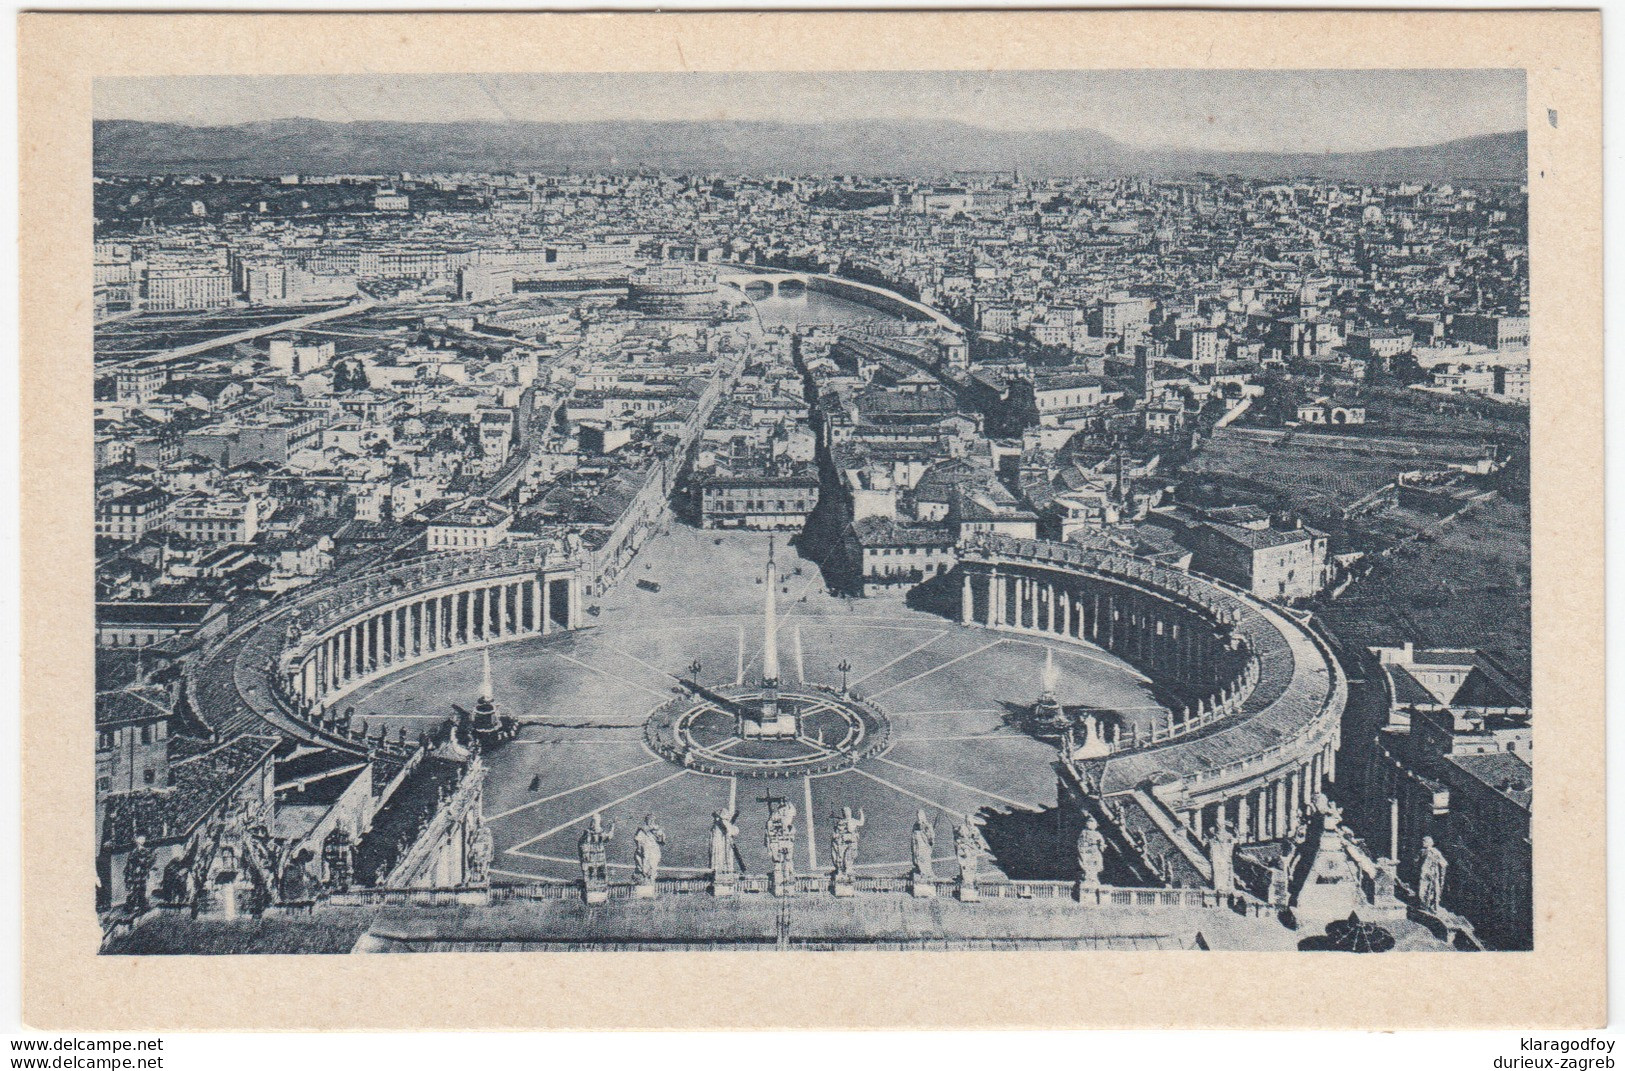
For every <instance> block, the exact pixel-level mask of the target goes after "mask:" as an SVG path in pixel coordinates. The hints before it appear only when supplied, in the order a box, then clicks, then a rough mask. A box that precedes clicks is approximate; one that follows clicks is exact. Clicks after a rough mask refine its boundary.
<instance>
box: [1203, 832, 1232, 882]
mask: <svg viewBox="0 0 1625 1071" xmlns="http://www.w3.org/2000/svg"><path fill="white" fill-rule="evenodd" d="M1207 847H1208V862H1209V864H1211V866H1212V868H1213V888H1214V890H1215V891H1216V892H1219V893H1223V894H1227V895H1228V894H1230V893H1234V892H1235V890H1236V835H1235V833H1234V832H1233V831H1232V830H1231V828H1230V822H1229V820H1228V819H1224V818H1221V819H1219V828H1218V829H1215V830H1214V831H1213V836H1211V837H1209V838H1208V842H1207Z"/></svg>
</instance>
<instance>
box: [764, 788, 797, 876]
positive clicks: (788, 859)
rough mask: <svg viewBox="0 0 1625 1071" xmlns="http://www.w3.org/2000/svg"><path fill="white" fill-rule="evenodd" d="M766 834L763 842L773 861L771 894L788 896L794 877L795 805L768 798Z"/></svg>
mask: <svg viewBox="0 0 1625 1071" xmlns="http://www.w3.org/2000/svg"><path fill="white" fill-rule="evenodd" d="M768 806H769V810H768V815H767V832H766V834H765V836H764V838H763V839H764V841H765V842H766V844H767V850H768V854H769V856H770V857H771V858H772V860H773V893H774V895H776V896H788V895H789V894H790V893H791V892H792V891H793V889H792V883H793V882H794V880H795V876H796V866H795V850H796V805H795V804H793V803H791V802H790V801H789V800H786V799H780V798H777V797H771V796H770V797H769V802H768Z"/></svg>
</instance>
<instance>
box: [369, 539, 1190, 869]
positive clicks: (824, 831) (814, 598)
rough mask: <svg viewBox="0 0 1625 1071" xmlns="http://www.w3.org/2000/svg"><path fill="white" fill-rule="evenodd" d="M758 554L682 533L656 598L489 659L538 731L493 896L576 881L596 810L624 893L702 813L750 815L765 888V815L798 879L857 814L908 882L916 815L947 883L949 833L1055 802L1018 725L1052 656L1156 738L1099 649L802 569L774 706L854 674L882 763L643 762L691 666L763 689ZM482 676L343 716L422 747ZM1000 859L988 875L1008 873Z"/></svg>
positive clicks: (1049, 775)
mask: <svg viewBox="0 0 1625 1071" xmlns="http://www.w3.org/2000/svg"><path fill="white" fill-rule="evenodd" d="M766 552H767V537H766V536H758V535H755V534H747V533H734V534H729V535H727V536H725V537H719V536H718V535H717V534H716V533H702V532H695V531H692V530H688V529H681V528H678V529H674V530H673V531H672V532H671V533H670V534H669V535H665V536H661V537H659V538H657V539H654V540H652V541H651V542H650V543H649V544H648V545H647V546H646V547H645V548H644V550H643V552H642V554H640V556H639V559H638V562H637V564H635V565H634V569H635V570H636V571H637V572H638V573H639V574H641V575H642V576H648V577H650V578H652V579H656V580H658V581H659V582H660V583H661V587H662V590H661V591H660V592H658V593H651V592H647V591H643V590H640V589H638V588H636V586H635V585H634V584H632V583H631V582H630V581H631V579H632V578H630V577H629V578H627V580H625V581H623V583H622V584H621V586H620V587H619V589H618V590H617V591H616V592H615V593H614V594H613V595H612V596H611V597H610V598H609V599H606V600H605V602H604V603H603V605H602V606H601V607H600V613H599V615H598V616H597V621H598V622H599V624H597V625H595V626H594V627H592V628H589V629H585V630H582V631H579V632H575V633H569V634H565V635H559V636H552V637H549V638H547V639H546V640H542V639H537V638H532V639H527V640H523V641H518V642H514V643H510V644H503V645H499V646H496V647H494V648H492V651H491V660H492V673H493V680H494V684H495V690H496V698H497V703H498V706H499V707H500V708H501V709H502V710H503V711H504V712H505V713H508V714H511V715H513V716H515V717H518V718H520V719H521V720H523V721H524V722H526V723H527V724H526V725H525V728H524V729H523V731H522V732H521V733H520V735H519V738H518V739H517V740H516V741H514V742H513V743H511V744H509V745H507V746H505V747H503V748H501V749H499V750H498V751H497V752H496V753H495V754H494V755H492V756H491V759H490V776H489V781H488V784H487V789H486V809H487V813H488V816H489V818H490V819H491V822H492V826H493V830H494V833H495V835H496V840H497V849H498V857H497V862H496V870H497V873H496V874H495V876H496V877H497V878H498V879H499V880H506V881H523V880H538V879H569V878H574V877H576V876H577V875H578V871H577V868H576V861H575V841H576V837H577V836H578V835H579V831H580V827H581V823H583V822H585V821H586V820H587V819H588V818H589V817H590V816H591V815H592V814H594V813H595V812H601V813H602V814H603V817H604V821H605V823H606V824H609V823H614V824H615V825H616V828H617V838H616V841H615V843H614V845H613V847H612V852H611V859H612V860H613V861H614V863H615V865H616V866H618V867H619V868H620V871H619V872H620V873H622V874H623V875H624V874H626V873H629V872H630V866H631V854H632V849H631V834H632V831H633V830H634V829H635V828H636V827H637V825H638V823H639V822H640V821H641V820H642V818H643V816H644V815H645V814H653V815H655V817H656V818H657V819H658V821H659V822H660V824H661V825H662V827H663V828H664V829H665V832H666V851H665V856H664V860H663V864H662V865H663V870H665V871H668V872H669V873H671V874H672V875H673V876H684V875H697V874H700V873H703V872H704V871H703V868H704V867H705V866H706V852H707V843H708V841H707V838H708V831H709V828H710V824H711V815H712V812H713V811H715V810H720V809H723V808H726V807H730V806H734V807H737V808H738V810H739V823H740V828H741V836H740V839H739V848H740V852H741V855H742V856H743V859H744V863H745V866H746V868H747V870H748V871H750V872H752V873H762V872H764V871H766V870H767V869H768V856H767V850H766V848H765V846H764V845H763V843H762V830H763V826H764V824H765V821H766V817H767V807H768V804H767V799H768V797H769V796H787V797H788V798H790V799H791V800H792V802H794V803H795V804H796V806H797V810H798V811H799V814H798V817H797V829H798V833H799V834H800V836H801V838H802V841H803V844H804V849H803V855H804V860H798V862H801V864H802V865H803V866H805V867H807V868H818V867H823V866H827V865H828V856H829V853H828V838H829V833H830V816H831V814H832V813H834V812H838V811H839V810H840V808H841V807H843V806H850V807H852V808H853V809H854V810H858V809H862V810H863V811H864V813H865V814H866V816H867V818H868V825H867V826H866V827H865V830H864V835H863V840H862V844H861V847H860V850H859V863H860V869H862V870H865V871H868V872H871V873H886V872H896V873H902V872H904V871H905V870H906V869H907V868H908V858H909V830H910V828H911V827H912V826H913V823H914V819H915V815H916V812H918V811H919V810H922V809H923V810H924V811H925V812H926V813H927V814H928V815H931V816H933V817H935V819H936V820H937V823H938V838H937V844H938V854H939V855H940V856H941V867H942V871H941V872H942V873H944V874H947V873H950V872H951V871H952V865H951V863H950V859H949V857H950V856H951V855H952V836H951V834H950V827H951V823H952V821H954V820H957V818H958V817H959V816H961V815H964V814H971V815H976V816H978V817H980V818H981V819H982V820H984V821H987V820H988V819H994V820H999V818H998V816H1001V815H1005V816H1008V815H1012V814H1014V815H1015V816H1016V817H1018V818H1019V817H1020V816H1021V815H1022V814H1025V813H1037V812H1041V811H1043V810H1045V809H1046V808H1049V807H1052V806H1053V805H1054V803H1055V776H1056V775H1055V771H1054V769H1053V766H1052V764H1053V762H1054V760H1055V757H1056V755H1055V749H1054V747H1053V746H1051V745H1050V744H1049V743H1047V742H1044V741H1041V740H1038V739H1034V738H1033V737H1031V736H1029V735H1027V734H1026V733H1024V732H1021V731H1019V730H1018V729H1016V728H1014V727H1013V725H1012V722H1013V721H1014V720H1015V718H1016V716H1017V715H1018V713H1019V712H1021V711H1022V710H1023V708H1025V707H1027V706H1028V705H1030V704H1031V703H1032V701H1033V700H1034V699H1035V698H1036V697H1037V695H1038V691H1039V687H1040V683H1039V682H1040V678H1041V675H1042V672H1043V666H1044V651H1045V647H1046V646H1053V647H1054V649H1055V651H1056V655H1055V663H1056V667H1057V669H1058V671H1059V676H1060V682H1061V683H1060V687H1059V689H1058V691H1059V693H1060V696H1061V698H1062V700H1063V702H1065V703H1067V704H1068V705H1073V706H1090V707H1094V708H1097V709H1101V710H1108V711H1116V712H1118V713H1119V714H1120V715H1121V716H1122V717H1123V718H1124V719H1125V720H1127V721H1128V722H1131V723H1132V722H1142V723H1149V721H1150V719H1151V717H1152V714H1153V712H1154V711H1155V710H1156V709H1158V708H1157V707H1156V704H1155V701H1154V700H1153V698H1152V697H1151V693H1150V690H1149V684H1148V682H1147V681H1146V680H1145V678H1144V677H1142V676H1141V675H1140V674H1139V673H1138V672H1136V671H1135V670H1134V669H1132V668H1131V667H1129V666H1127V665H1126V664H1124V663H1123V662H1121V661H1120V660H1118V659H1116V658H1114V657H1113V656H1111V655H1109V654H1106V653H1105V652H1103V651H1100V650H1098V649H1095V648H1090V647H1084V646H1080V645H1077V644H1068V643H1062V642H1055V643H1053V644H1051V643H1048V642H1046V641H1045V640H1044V639H1043V638H1039V637H1033V638H1028V637H1025V636H1008V635H1000V634H995V633H992V632H989V631H987V630H983V629H978V628H968V627H962V626H960V625H957V624H954V623H952V622H949V621H946V620H944V619H942V618H940V617H936V616H932V615H929V614H925V613H920V612H916V611H912V610H909V609H907V608H906V607H905V606H904V605H903V604H902V602H901V601H899V600H891V599H888V600H858V601H853V602H851V603H845V602H843V601H841V600H838V599H834V598H831V597H829V596H828V595H826V594H824V592H823V591H822V589H821V582H820V579H819V574H818V571H817V569H816V568H814V567H813V566H812V565H811V564H809V563H803V564H802V566H801V569H802V572H801V575H795V574H794V573H792V574H791V575H789V576H787V577H785V578H784V587H783V589H782V591H781V593H780V605H781V608H782V609H781V613H782V615H783V616H782V619H781V624H780V629H779V643H780V662H781V671H782V674H783V677H784V687H785V688H786V689H793V690H802V688H803V685H802V683H801V682H805V683H806V684H807V685H809V686H810V685H826V686H832V687H835V688H838V687H839V685H840V684H841V683H842V676H843V673H842V670H841V669H840V667H841V665H842V663H843V662H844V663H845V664H846V667H847V668H846V671H845V676H846V679H847V683H848V684H849V685H850V687H851V689H852V691H853V692H855V693H856V694H858V695H859V696H861V697H862V698H863V699H864V700H866V701H869V702H872V703H873V705H874V706H875V707H878V708H879V709H881V710H884V712H885V716H886V720H887V721H888V722H889V735H888V738H887V742H886V746H885V747H884V749H883V750H881V751H879V752H877V753H875V754H872V755H868V756H867V757H863V758H861V759H859V760H858V761H857V762H856V764H855V765H853V766H851V767H850V768H847V769H841V770H838V771H835V772H832V773H822V774H815V775H812V776H796V777H788V778H778V779H773V780H761V779H752V778H744V777H736V776H719V775H716V774H712V773H706V772H702V771H700V770H696V769H688V768H685V767H683V766H682V765H679V764H678V763H676V762H673V761H671V760H669V759H667V758H663V757H661V755H660V754H658V753H656V752H655V751H654V750H651V748H650V747H649V746H648V744H647V742H646V740H645V735H644V727H645V722H646V721H647V720H648V719H649V717H650V715H651V713H652V712H655V711H656V710H657V709H659V708H661V707H662V706H664V705H666V704H668V703H671V702H672V701H673V700H674V699H676V698H677V695H678V693H677V691H676V689H677V688H678V683H677V682H678V677H679V675H682V676H685V677H686V676H688V675H689V674H690V673H691V666H692V663H694V662H696V661H698V662H699V663H700V665H701V671H700V679H701V681H702V682H703V683H704V684H706V685H707V686H708V687H712V688H721V689H726V690H729V691H731V690H732V687H733V686H735V685H741V686H743V685H748V684H754V683H755V680H756V677H757V676H759V674H760V666H761V655H762V639H761V631H762V630H761V618H760V605H761V602H762V595H763V589H762V584H761V581H760V579H759V576H760V573H761V565H762V562H763V561H765V559H766ZM479 673H480V659H479V655H478V653H477V652H465V653H462V654H457V655H450V656H447V657H446V658H444V659H439V660H436V661H434V662H431V663H429V664H427V665H423V666H419V667H416V668H414V669H411V670H408V671H405V672H403V673H401V674H399V675H398V676H395V677H391V678H386V679H384V680H382V681H379V682H377V683H376V684H374V685H372V686H369V687H368V688H366V689H364V690H362V691H360V692H358V693H356V695H355V696H354V698H352V699H351V700H349V703H353V705H354V706H355V709H356V714H357V716H360V717H365V718H366V719H367V721H368V723H369V724H372V723H375V722H376V721H377V720H379V719H383V720H385V721H387V722H388V723H389V724H390V727H391V731H393V730H394V727H395V725H397V724H400V725H406V726H407V727H408V731H409V732H412V731H415V730H416V729H418V728H422V727H425V726H427V725H429V724H432V723H434V722H438V721H442V720H444V719H445V718H447V717H448V716H451V715H452V714H453V713H454V705H457V706H462V707H471V706H472V704H473V700H474V698H475V693H476V692H477V691H478V687H479ZM805 690H806V691H807V692H808V693H812V692H813V691H814V690H813V689H812V688H811V687H808V688H806V689H805ZM677 705H678V706H682V704H681V703H679V704H677ZM824 713H826V714H827V713H828V712H827V711H826V712H824ZM821 716H822V715H821ZM832 717H833V716H832ZM826 720H828V719H826ZM840 720H842V719H840V718H834V719H833V720H831V721H830V724H829V725H827V726H818V725H817V724H816V720H815V721H814V722H812V723H809V727H810V728H813V729H815V730H816V728H819V727H822V728H824V729H825V739H826V741H828V740H832V739H833V738H834V735H835V734H836V733H837V732H839V731H841V730H839V729H838V728H837V726H836V724H835V723H836V722H837V721H840ZM690 724H691V732H694V733H697V734H699V736H700V737H701V738H702V739H703V740H705V741H707V742H708V743H709V744H710V746H713V747H717V746H722V745H724V744H726V743H727V739H726V737H727V736H728V735H729V734H731V731H732V730H731V726H728V725H725V724H724V725H713V724H710V722H708V721H707V720H706V719H705V718H699V719H696V720H694V721H693V722H691V723H690ZM717 733H722V734H723V735H721V736H717V735H716V734H717ZM713 737H715V739H713ZM814 738H815V739H816V737H814ZM734 746H738V745H734ZM809 819H810V820H809ZM993 840H994V838H990V842H992V841H993ZM993 847H994V853H995V863H996V864H1004V863H1006V860H1005V859H1004V858H1002V857H1001V853H1000V846H999V844H998V843H994V844H993Z"/></svg>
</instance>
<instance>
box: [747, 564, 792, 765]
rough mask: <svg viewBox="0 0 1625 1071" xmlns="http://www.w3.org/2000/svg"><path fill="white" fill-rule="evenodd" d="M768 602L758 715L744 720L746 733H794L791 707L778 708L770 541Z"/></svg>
mask: <svg viewBox="0 0 1625 1071" xmlns="http://www.w3.org/2000/svg"><path fill="white" fill-rule="evenodd" d="M765 579H766V581H767V603H766V607H765V611H764V613H763V616H762V698H761V701H760V707H761V710H760V714H759V717H758V720H757V721H756V722H755V724H754V725H753V724H751V722H750V719H746V721H745V724H744V726H743V728H744V730H745V735H746V736H795V735H796V729H797V727H796V715H795V711H794V710H786V709H783V708H781V706H780V703H779V617H778V584H779V574H778V566H777V564H776V563H775V562H774V560H773V543H772V542H771V541H770V542H769V543H768V550H767V575H766V577H765Z"/></svg>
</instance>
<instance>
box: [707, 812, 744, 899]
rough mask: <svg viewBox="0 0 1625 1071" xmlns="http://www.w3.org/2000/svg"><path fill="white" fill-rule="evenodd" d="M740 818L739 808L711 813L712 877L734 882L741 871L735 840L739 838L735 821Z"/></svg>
mask: <svg viewBox="0 0 1625 1071" xmlns="http://www.w3.org/2000/svg"><path fill="white" fill-rule="evenodd" d="M738 816H739V810H738V808H733V807H730V808H729V809H728V810H727V811H725V812H724V811H712V812H711V876H712V878H713V879H715V878H726V879H728V880H729V881H731V880H732V878H733V877H734V875H736V874H738V873H739V871H740V869H741V868H740V866H739V848H738V845H736V844H735V843H734V842H735V839H736V838H737V837H738V836H739V826H738V825H736V824H735V822H734V819H735V818H737V817H738Z"/></svg>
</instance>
